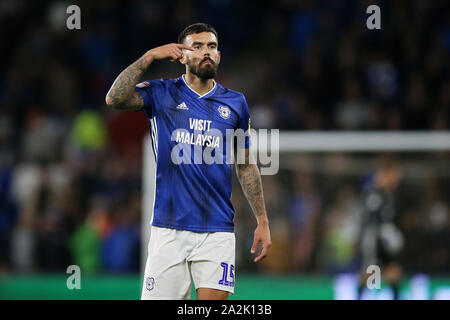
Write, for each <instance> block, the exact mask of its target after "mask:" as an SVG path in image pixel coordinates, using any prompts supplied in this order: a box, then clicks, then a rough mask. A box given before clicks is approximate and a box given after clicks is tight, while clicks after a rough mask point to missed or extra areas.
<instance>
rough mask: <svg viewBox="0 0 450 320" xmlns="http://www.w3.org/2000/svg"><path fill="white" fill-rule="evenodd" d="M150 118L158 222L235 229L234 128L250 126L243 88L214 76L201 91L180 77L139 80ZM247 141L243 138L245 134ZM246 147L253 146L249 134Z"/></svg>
mask: <svg viewBox="0 0 450 320" xmlns="http://www.w3.org/2000/svg"><path fill="white" fill-rule="evenodd" d="M136 90H137V91H138V92H139V93H140V94H141V95H142V98H143V100H144V107H143V108H142V109H141V110H142V111H143V112H144V113H145V115H146V116H147V118H148V119H149V122H150V136H151V139H152V147H153V152H154V155H155V159H156V193H155V203H154V209H153V222H152V224H153V225H154V226H158V227H165V228H173V229H182V230H190V231H199V232H217V231H226V232H233V231H234V224H233V218H234V208H233V205H232V203H231V189H232V163H231V161H229V160H230V154H229V153H230V145H231V144H232V143H235V142H233V140H229V139H227V138H226V137H227V134H228V135H229V132H230V130H236V129H242V131H245V132H247V131H248V129H249V127H250V113H249V110H248V105H247V102H246V100H245V97H244V95H243V94H242V93H240V92H237V91H233V90H230V89H227V88H225V87H223V86H222V85H220V84H219V83H217V82H216V81H215V82H214V87H213V88H212V89H211V90H210V91H209V92H208V93H206V94H204V95H199V94H198V93H196V92H195V91H194V90H192V89H191V88H190V87H189V86H188V84H187V83H186V82H185V79H184V76H181V77H179V78H176V79H159V80H151V81H144V82H142V83H140V84H138V85H137V86H136ZM241 141H242V140H241ZM243 141H244V142H243V143H241V144H240V147H243V148H248V147H249V144H250V139H249V136H248V135H247V136H245V138H244V140H243Z"/></svg>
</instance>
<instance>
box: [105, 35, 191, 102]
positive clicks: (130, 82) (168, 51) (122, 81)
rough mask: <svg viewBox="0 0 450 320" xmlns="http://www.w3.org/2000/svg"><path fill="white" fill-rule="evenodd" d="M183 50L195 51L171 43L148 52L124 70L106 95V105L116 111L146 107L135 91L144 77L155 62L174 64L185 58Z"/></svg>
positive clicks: (182, 45)
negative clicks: (167, 60)
mask: <svg viewBox="0 0 450 320" xmlns="http://www.w3.org/2000/svg"><path fill="white" fill-rule="evenodd" d="M183 49H185V50H193V48H192V47H190V46H187V45H184V44H179V43H170V44H166V45H164V46H161V47H157V48H154V49H152V50H149V51H147V52H146V53H145V54H144V55H143V56H142V57H140V58H139V59H138V60H137V61H135V62H134V63H133V64H132V65H130V66H129V67H128V68H126V69H125V70H123V71H122V72H121V73H120V74H119V76H118V77H117V78H116V80H115V81H114V83H113V85H112V86H111V89H109V91H108V93H107V94H106V104H107V105H108V106H109V107H111V108H114V109H121V110H139V109H141V108H142V107H143V106H144V100H143V99H142V96H141V95H140V94H139V92H137V91H136V90H135V86H136V85H137V84H138V82H139V80H140V79H141V77H142V75H143V74H144V73H145V71H146V70H147V68H148V67H149V66H150V64H151V63H152V62H153V61H155V60H162V59H167V58H170V59H171V61H172V62H175V61H178V60H180V59H181V58H182V57H183Z"/></svg>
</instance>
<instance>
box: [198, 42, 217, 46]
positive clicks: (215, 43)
mask: <svg viewBox="0 0 450 320" xmlns="http://www.w3.org/2000/svg"><path fill="white" fill-rule="evenodd" d="M203 44H204V42H201V41H195V42H193V43H192V46H195V45H203ZM211 44H214V45H215V46H217V42H215V41H210V42H208V45H211Z"/></svg>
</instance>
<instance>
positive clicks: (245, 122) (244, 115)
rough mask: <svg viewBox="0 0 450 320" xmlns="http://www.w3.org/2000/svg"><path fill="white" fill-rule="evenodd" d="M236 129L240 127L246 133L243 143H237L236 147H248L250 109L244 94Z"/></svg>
mask: <svg viewBox="0 0 450 320" xmlns="http://www.w3.org/2000/svg"><path fill="white" fill-rule="evenodd" d="M238 129H242V130H243V131H244V132H245V133H246V134H245V137H244V143H243V144H242V143H238V148H245V149H248V148H249V147H250V111H249V109H248V105H247V100H246V99H245V97H244V96H242V109H241V118H240V121H239V127H238ZM238 141H239V140H238Z"/></svg>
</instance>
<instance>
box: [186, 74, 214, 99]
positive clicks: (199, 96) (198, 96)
mask: <svg viewBox="0 0 450 320" xmlns="http://www.w3.org/2000/svg"><path fill="white" fill-rule="evenodd" d="M181 80H183V83H184V84H185V85H186V87H187V88H188V89H189V90H191V91H192V92H193V93H194V94H195V95H196V96H197V98H198V99H201V98H208V97H210V96H212V95H213V94H214V92H216V89H217V83H216V81H215V80H214V79H213V81H214V86H213V87H212V89H211V90H209V91H208V92H207V93H205V94H202V95H200V94H198V93H197V91H195V90H194V89H192V88H191V87H190V86H189V85H188V84H187V82H186V80H184V74H183V75H182V76H181Z"/></svg>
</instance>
